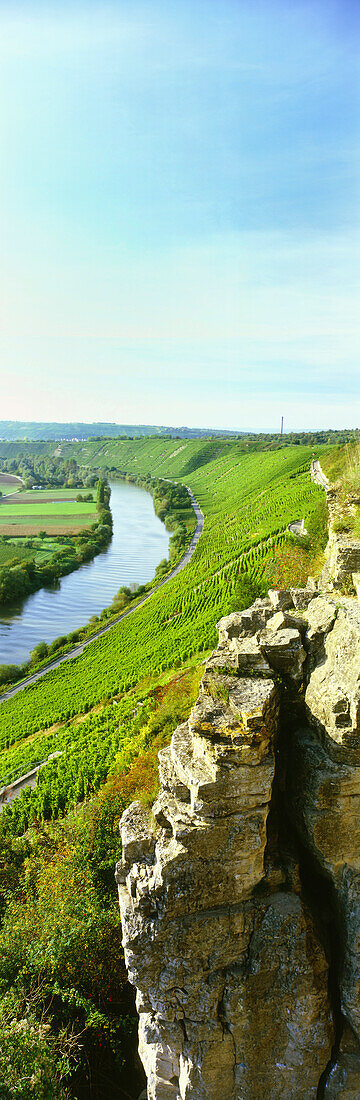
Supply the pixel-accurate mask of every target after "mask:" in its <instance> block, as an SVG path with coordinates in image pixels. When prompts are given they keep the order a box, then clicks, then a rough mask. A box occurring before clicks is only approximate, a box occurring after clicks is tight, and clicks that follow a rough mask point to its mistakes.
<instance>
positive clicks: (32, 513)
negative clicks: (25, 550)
mask: <svg viewBox="0 0 360 1100" xmlns="http://www.w3.org/2000/svg"><path fill="white" fill-rule="evenodd" d="M77 492H78V490H76V493H77ZM74 498H75V494H74V490H71V489H70V490H69V489H53V490H49V489H44V490H42V489H40V490H31V489H29V490H28V491H23V492H19V493H17V494H16V495H15V496H13V497H11V498H10V499H9V500H6V499H4V498H2V499H0V534H3V535H12V534H15V533H18V534H19V536H20V535H25V536H26V535H30V536H31V535H36V534H37V533H38V532H39V531H46V532H48V531H49V530H50V532H52V533H53V534H57V535H61V534H64V535H66V534H76V533H77V532H79V531H81V530H82V528H84V527H87V526H89V523H91V522H92V520H93V519H94V520H95V518H96V503H90V502H86V503H79V502H77V501H76V500H75V499H74ZM23 560H25V558H24V559H23Z"/></svg>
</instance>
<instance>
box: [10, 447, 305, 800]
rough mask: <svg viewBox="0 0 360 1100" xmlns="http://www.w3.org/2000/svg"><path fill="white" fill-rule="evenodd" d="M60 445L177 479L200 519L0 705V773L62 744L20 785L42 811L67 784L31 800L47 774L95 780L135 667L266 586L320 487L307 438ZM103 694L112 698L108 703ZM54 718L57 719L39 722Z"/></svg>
mask: <svg viewBox="0 0 360 1100" xmlns="http://www.w3.org/2000/svg"><path fill="white" fill-rule="evenodd" d="M175 443H176V441H175ZM65 448H66V451H67V453H70V452H71V454H74V455H75V454H76V460H77V462H78V463H80V461H81V462H83V463H85V462H86V463H87V464H88V465H90V462H91V463H93V464H94V468H95V463H98V468H101V469H102V470H103V469H104V467H105V460H106V468H107V470H108V471H109V474H110V476H111V474H113V475H114V474H115V470H116V469H117V470H121V471H122V473H123V474H126V473H129V472H131V473H134V472H135V473H138V475H139V476H141V477H143V476H144V475H146V474H147V473H149V472H151V473H152V474H154V475H155V476H159V475H162V476H164V477H165V476H166V477H169V478H173V479H174V480H179V481H180V480H181V481H183V482H184V483H185V484H188V485H189V486H190V488H191V490H192V492H193V493H194V495H195V497H196V499H197V501H198V503H199V504H200V506H201V508H202V510H203V512H204V516H205V525H204V531H203V534H202V537H201V539H200V542H199V543H198V546H197V548H196V550H195V553H194V555H193V558H192V559H191V562H190V563H189V564H188V566H187V567H186V569H185V570H184V571H183V572H182V573H180V574H178V575H177V576H175V577H174V578H172V580H170V581H169V582H168V583H167V584H166V585H165V586H164V587H163V588H162V589H161V590H160V591H159V592H156V593H154V594H153V595H152V596H151V597H150V599H149V600H148V601H147V602H146V603H145V604H144V605H143V606H142V607H139V608H138V609H136V608H135V609H134V611H133V613H132V614H131V615H130V616H129V617H128V618H127V619H126V620H125V621H124V622H122V623H119V624H117V625H116V626H114V627H113V628H112V629H111V631H110V632H109V633H108V634H105V635H103V636H102V637H101V638H99V639H97V640H96V641H94V643H93V644H92V645H91V646H90V647H89V648H88V649H87V650H85V651H84V653H83V654H82V655H81V656H80V657H78V658H77V659H76V660H72V661H69V662H67V663H64V664H62V665H61V666H60V667H59V668H57V669H55V670H53V671H52V672H49V673H48V674H47V675H46V676H45V677H44V678H43V679H41V680H40V681H38V682H37V683H36V684H34V685H33V686H31V687H28V688H27V689H26V690H25V691H24V692H22V693H21V694H20V695H18V696H16V697H14V698H13V699H10V700H8V701H6V702H4V703H2V704H1V706H0V745H1V750H2V767H1V775H2V780H3V782H8V781H9V779H10V777H13V776H14V775H19V774H21V773H24V772H25V771H26V770H28V769H29V768H30V767H31V766H32V765H33V764H34V763H36V762H38V761H43V760H45V759H46V758H47V756H48V754H49V753H50V752H53V751H54V750H58V751H60V752H61V753H62V755H61V757H59V758H58V759H56V760H54V761H53V762H52V763H51V764H49V765H47V767H46V769H44V770H43V771H41V773H40V775H39V780H38V784H37V788H36V792H35V793H34V794H31V795H29V796H27V797H28V798H29V799H30V800H32V802H33V804H34V807H35V806H36V808H37V812H39V813H40V814H41V816H51V815H52V814H53V813H55V814H56V813H57V811H58V809H60V808H61V809H64V808H65V806H66V805H67V804H68V801H67V800H68V793H66V794H65V795H64V798H63V797H61V799H60V797H59V796H58V795H56V796H54V797H53V796H52V795H49V796H48V795H47V796H46V798H45V799H44V800H43V802H41V795H40V791H41V790H45V786H46V787H48V786H49V784H50V785H51V783H52V786H53V787H56V788H57V779H56V777H57V776H58V775H61V776H62V780H61V783H62V787H63V789H64V790H65V788H66V790H67V791H71V790H73V796H74V797H75V799H77V800H80V799H81V798H83V797H86V794H87V791H88V789H91V790H94V789H98V787H99V786H100V784H101V783H102V782H103V780H104V778H105V777H106V774H107V771H108V770H109V768H110V767H111V764H112V761H113V760H114V758H115V756H116V752H117V751H118V748H119V744H120V740H121V738H120V735H119V733H118V732H117V731H118V727H119V718H120V715H119V713H118V710H119V703H120V705H121V706H125V709H126V692H128V691H129V689H133V688H134V687H135V686H136V685H137V684H139V683H140V682H141V681H143V680H144V678H145V677H154V676H159V675H161V673H163V672H164V671H165V670H166V669H171V668H174V667H175V668H176V667H179V666H181V665H182V664H184V663H185V662H187V661H188V660H189V658H190V657H192V656H193V655H195V654H201V653H203V652H204V651H206V650H209V649H210V648H211V647H212V646H213V645H214V644H215V642H216V637H217V634H216V622H217V620H218V619H219V618H220V617H221V615H223V614H226V613H227V612H228V611H229V609H231V607H233V606H236V604H237V602H238V603H239V602H241V600H242V599H243V594H244V593H245V595H248V594H250V595H249V598H248V599H247V600H245V602H249V600H250V602H251V594H252V593H253V594H254V595H256V594H257V592H258V591H262V590H264V586H265V587H266V569H267V567H268V565H269V563H271V562H273V560H274V556H275V557H276V554H277V553H278V551H279V549H281V548H282V547H283V546H284V545H285V544H286V543H288V542H289V540H288V536H287V533H286V528H287V525H288V523H290V522H291V521H292V520H294V519H297V518H302V517H304V519H305V524H306V525H307V524H308V523H311V517H312V516H315V515H316V513H317V512H318V511H319V508H320V509H324V507H325V498H324V494H323V491H322V490H321V489H319V488H317V487H316V486H315V485H314V484H313V483H312V482H311V480H310V476H309V465H310V458H311V449H310V448H309V447H302V446H294V447H287V448H283V449H278V450H274V451H256V450H253V451H250V452H249V451H245V452H244V448H243V445H241V444H237V443H233V444H224V442H223V441H218V440H216V441H212V442H211V443H206V442H205V443H198V442H189V443H185V444H181V445H180V446H179V445H177V443H176V445H175V446H174V440H165V441H164V440H159V439H151V440H150V441H149V440H144V441H143V440H138V441H136V442H134V441H129V442H126V443H118V444H117V443H116V441H115V442H114V443H109V442H107V443H106V444H101V445H100V446H99V444H98V443H97V444H95V443H89V444H84V445H77V447H74V446H71V445H64V449H65ZM116 459H117V466H116V465H115V460H116ZM100 463H101V467H100ZM150 464H151V465H150ZM190 466H192V471H190V470H189V467H190ZM149 468H150V469H149ZM80 625H81V624H80V623H79V626H80ZM124 693H125V694H124ZM114 696H116V697H117V703H118V706H116V705H113V703H112V700H113V697H114ZM108 703H110V706H107V704H108ZM98 705H101V706H102V707H105V709H104V711H103V712H102V714H101V717H99V718H96V719H95V718H93V717H89V718H88V719H86V720H85V722H84V723H83V724H82V725H81V727H74V725H72V726H71V721H72V719H74V718H75V717H76V716H77V715H83V716H85V715H86V714H87V712H88V711H90V710H91V708H94V707H96V706H98ZM59 723H61V724H62V727H63V726H64V724H65V727H66V728H65V730H64V729H63V728H62V730H61V732H59V731H57V732H56V733H50V730H51V728H52V727H54V726H57V725H58V724H59ZM69 724H70V725H69ZM47 730H49V733H46V732H45V731H47ZM30 738H31V741H29V739H30ZM84 745H85V746H86V747H85V748H84ZM66 770H68V773H69V780H68V782H67V783H65V782H64V773H65V772H66ZM75 772H76V776H78V777H82V778H76V776H75ZM45 777H46V778H45ZM22 799H25V795H23V796H22ZM22 799H20V800H19V801H20V802H21V801H22ZM39 799H40V801H39ZM18 812H19V810H18V809H16V810H13V813H18Z"/></svg>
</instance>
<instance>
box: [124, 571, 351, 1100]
mask: <svg viewBox="0 0 360 1100" xmlns="http://www.w3.org/2000/svg"><path fill="white" fill-rule="evenodd" d="M308 597H309V598H308ZM320 601H321V597H320V596H316V597H315V598H314V590H313V588H310V586H309V588H308V589H307V590H306V595H305V597H304V596H303V595H302V596H301V599H300V597H299V599H297V601H294V599H293V596H292V594H291V593H281V594H280V596H279V600H277V599H276V598H275V594H274V593H271V594H270V597H269V599H268V600H264V601H259V600H257V601H255V604H254V605H253V606H252V607H251V608H249V609H247V610H246V611H242V612H239V613H235V614H232V615H230V616H228V617H227V618H224V619H222V620H221V621H220V623H219V648H218V649H217V650H216V651H215V652H214V653H213V654H212V656H211V658H210V659H209V661H208V662H207V663H206V666H205V671H204V676H203V679H202V682H201V685H200V694H199V698H198V700H197V702H196V704H195V706H194V707H193V709H192V711H191V714H190V716H189V720H188V721H187V722H185V723H183V724H182V725H181V726H179V727H178V728H177V729H176V730H175V731H174V734H173V737H172V740H171V744H170V746H169V747H168V748H167V749H163V750H162V751H161V753H160V769H159V770H160V783H161V786H160V791H159V795H158V797H157V799H156V802H155V803H154V805H153V807H152V810H151V811H148V810H146V809H144V807H143V806H142V805H141V804H140V803H134V804H133V805H132V806H131V807H129V809H128V810H126V812H125V814H124V815H123V818H122V822H121V835H122V860H121V862H120V863H119V864H118V866H117V873H116V877H117V881H118V889H119V901H120V909H121V918H122V928H123V945H124V951H125V960H126V965H127V968H128V974H129V978H130V981H131V982H132V983H133V984H134V985H135V986H136V988H137V1008H138V1012H139V1021H140V1022H139V1051H140V1055H141V1058H142V1060H143V1064H144V1067H145V1071H146V1075H147V1083H148V1084H147V1088H148V1098H149V1100H260V1097H261V1098H264V1100H279V1098H284V1100H285V1098H286V1100H297V1098H298V1097H302V1096H306V1097H307V1098H312V1097H313V1098H314V1100H315V1097H316V1096H317V1095H318V1087H319V1082H320V1078H321V1076H322V1074H324V1075H325V1077H326V1082H327V1083H328V1079H329V1081H330V1078H329V1073H330V1068H331V1071H332V1072H333V1074H334V1073H335V1069H334V1066H333V1065H332V1063H331V1050H332V1046H333V1042H334V1036H335V1035H336V1033H337V1030H338V1024H337V1021H336V1012H335V1009H334V1006H333V1005H331V1004H330V1001H329V994H328V977H329V973H328V972H329V963H330V965H331V966H332V969H334V961H333V958H332V953H331V946H329V942H330V941H329V936H327V934H326V932H325V930H324V928H323V925H322V921H321V919H320V915H319V913H318V911H317V908H316V906H315V905H314V906H313V905H312V900H313V899H312V889H311V887H310V886H309V882H308V879H309V872H308V866H307V859H308V861H309V864H311V867H313V866H314V867H315V872H314V874H315V876H316V875H317V878H316V877H315V887H314V893H316V886H317V885H318V884H319V883H321V881H322V877H326V878H327V881H329V882H331V883H332V886H331V889H332V890H333V891H334V898H335V892H336V891H337V895H336V896H337V899H338V900H337V903H336V904H337V906H338V909H339V911H340V909H341V912H342V913H343V915H344V916H343V920H344V921H345V923H346V942H347V945H348V946H347V949H346V953H345V954H346V960H347V962H346V964H345V966H344V971H343V974H342V986H341V990H342V993H341V996H342V1003H343V1005H344V1006H345V1003H346V1005H347V1008H346V1012H347V1016H348V1020H349V1027H351V1029H352V1030H354V1029H355V1028H357V1026H358V1015H359V1006H360V995H359V988H358V979H357V975H359V982H360V962H359V967H358V964H357V959H358V954H357V953H358V932H357V929H358V920H357V913H358V874H359V876H360V864H359V865H358V863H357V862H356V860H355V849H356V848H357V850H358V851H359V850H360V845H359V840H360V836H359V829H360V827H358V824H357V819H356V812H355V813H352V810H351V806H352V803H353V800H354V798H355V799H356V798H357V790H358V787H357V767H356V765H355V764H354V761H353V758H352V756H351V754H350V757H349V758H348V757H347V751H348V750H347V736H348V735H351V737H352V738H353V742H352V746H353V747H352V750H351V751H352V752H356V751H357V749H356V745H355V741H354V738H355V740H356V731H355V714H356V700H357V686H356V685H357V680H356V671H355V670H356V658H354V659H352V658H351V656H350V649H351V646H352V644H353V640H354V638H355V634H356V624H355V620H354V619H352V617H351V614H348V612H347V605H346V602H345V604H344V608H341V609H340V610H339V608H338V607H335V606H334V604H333V602H332V601H331V598H330V599H329V602H328V603H327V601H326V600H325V602H323V604H322V605H321V603H320ZM300 604H301V607H300ZM318 604H319V609H318V610H316V611H315V605H318ZM342 615H343V616H345V619H346V623H347V626H346V631H347V632H348V633H347V635H346V636H347V637H348V642H349V644H348V650H349V654H348V667H347V679H346V685H347V687H346V692H347V696H346V697H348V698H349V710H348V712H346V714H347V716H348V717H349V720H348V724H347V726H346V727H345V725H340V726H339V725H336V721H335V718H333V717H331V716H332V715H335V716H337V715H338V714H339V713H345V712H340V711H339V710H338V709H337V710H331V706H332V704H330V703H329V699H330V697H331V700H332V699H334V700H335V704H334V705H336V702H338V694H337V691H336V690H335V687H333V690H332V694H331V691H330V688H329V685H330V682H331V684H337V682H338V681H337V679H336V677H337V671H336V670H337V668H338V661H339V646H340V640H339V637H340V635H339V637H337V633H335V635H334V630H336V627H337V623H338V619H339V618H340V620H341V616H342ZM288 616H289V618H288ZM290 620H291V621H290ZM332 635H334V636H333V637H332ZM324 653H325V654H326V658H325V661H324ZM318 661H320V664H321V667H323V665H325V669H326V676H327V678H328V686H327V688H325V685H324V686H323V689H322V696H321V699H322V701H321V699H320V696H319V695H316V700H315V688H314V686H313V689H312V688H311V684H312V679H313V677H314V676H316V675H318V674H319V669H320V665H318ZM321 683H322V681H321ZM304 689H306V699H307V709H306V710H305V705H304V694H303V693H304ZM344 690H345V689H343V692H344ZM311 691H312V694H311ZM308 693H309V694H308ZM326 707H327V708H328V710H329V707H330V710H329V714H330V719H329V730H330V727H331V730H335V731H336V736H332V734H331V732H329V733H327V734H326V736H327V738H328V740H329V741H331V744H332V745H333V747H334V750H335V756H331V754H330V753H328V752H327V748H326V746H324V741H323V736H324V735H323V726H322V724H323V721H324V713H325V710H326ZM326 713H327V711H326ZM300 719H301V721H300ZM302 723H303V724H302ZM339 730H340V731H341V737H342V746H341V751H342V754H343V755H342V756H341V759H340V758H339V759H338V758H337V757H336V752H339V751H340V749H339V746H338V736H339ZM359 778H360V775H359ZM303 791H304V798H303V797H302V794H303ZM344 814H346V821H347V831H346V835H344V831H343V828H342V824H343V820H344ZM359 821H360V814H359ZM304 851H306V852H308V853H309V854H308V857H307V859H305V856H304ZM304 860H305V863H304V872H303V871H302V864H303V862H304ZM303 876H304V883H305V886H304V887H303V885H302V877H303ZM329 919H330V918H329ZM330 984H331V983H330ZM339 988H340V987H339ZM344 1012H345V1007H344ZM349 1058H351V1059H352V1062H351V1066H350V1063H349V1064H348V1061H346V1059H348V1060H349ZM341 1059H342V1060H341ZM344 1059H345V1061H344ZM353 1065H355V1067H357V1053H356V1051H355V1052H354V1050H352V1051H351V1052H350V1053H349V1051H348V1050H344V1051H341V1050H340V1047H339V1054H338V1063H337V1066H338V1068H337V1074H338V1077H336V1074H335V1076H334V1081H335V1082H336V1080H339V1081H340V1078H341V1080H342V1079H343V1078H344V1074H345V1075H346V1074H347V1078H346V1080H347V1081H348V1082H349V1085H348V1087H349V1089H350V1088H351V1087H352V1083H351V1082H352V1081H353V1079H354V1078H353V1077H352V1076H351V1075H352V1073H353ZM344 1067H345V1068H344ZM356 1072H357V1069H356ZM344 1079H345V1078H344ZM329 1087H330V1084H329ZM331 1087H334V1088H339V1089H340V1086H339V1087H338V1085H337V1084H335V1085H334V1086H331ZM341 1087H342V1086H341ZM319 1095H320V1094H319ZM324 1095H325V1093H324ZM328 1095H329V1096H330V1095H331V1096H333V1095H339V1096H340V1095H342V1093H341V1092H340V1091H338V1093H334V1092H332V1093H328ZM344 1095H345V1094H344ZM346 1095H347V1094H346ZM348 1095H349V1096H350V1095H351V1092H349V1093H348Z"/></svg>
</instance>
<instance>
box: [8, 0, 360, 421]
mask: <svg viewBox="0 0 360 1100" xmlns="http://www.w3.org/2000/svg"><path fill="white" fill-rule="evenodd" d="M359 47H360V6H359V5H358V4H357V3H355V2H354V3H350V2H349V0H348V2H346V0H345V2H344V0H342V2H341V3H340V2H335V0H333V2H332V0H319V2H317V0H311V2H310V0H303V2H297V0H292V2H290V0H285V2H280V0H277V2H273V0H268V2H266V0H237V2H235V0H231V2H230V0H221V3H220V2H218V0H206V2H205V0H176V2H174V0H167V2H159V0H144V2H142V3H138V2H137V0H132V2H131V3H128V2H127V0H117V2H116V3H103V4H99V3H96V2H94V3H91V2H87V3H81V0H80V2H79V3H78V2H76V3H75V2H74V0H73V2H70V0H69V2H68V3H66V2H63V3H59V2H56V0H55V2H53V3H51V4H46V3H40V2H37V3H33V2H31V0H30V2H28V3H23V4H21V3H17V2H16V0H13V2H12V3H11V5H10V4H9V3H3V2H1V0H0V148H1V173H0V197H1V214H0V234H1V250H0V275H1V288H2V289H1V305H0V315H1V326H0V357H1V378H0V382H1V392H2V397H3V401H2V403H1V413H0V418H12V419H42V420H46V419H49V420H51V419H52V420H59V419H64V420H70V419H81V420H117V421H119V422H127V423H134V422H143V423H168V424H178V425H180V424H185V423H186V424H189V425H199V426H211V427H224V428H235V429H236V428H238V429H240V430H246V429H253V430H268V431H272V430H277V428H278V425H279V422H280V416H281V414H284V416H285V425H286V427H287V429H288V430H292V429H293V428H295V429H298V428H301V427H303V428H307V427H316V426H324V427H327V426H328V425H332V426H334V427H336V426H355V425H359V423H360V369H359V344H360V341H359V313H360V311H359V296H358V288H359V190H360V189H359V182H360V169H359V146H360V141H359V131H360V76H359V64H358V58H359Z"/></svg>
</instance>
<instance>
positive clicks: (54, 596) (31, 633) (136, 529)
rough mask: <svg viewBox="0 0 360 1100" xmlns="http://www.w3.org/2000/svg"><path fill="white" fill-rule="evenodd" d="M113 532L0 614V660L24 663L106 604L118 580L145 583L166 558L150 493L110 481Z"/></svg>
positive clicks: (166, 539) (161, 527)
mask: <svg viewBox="0 0 360 1100" xmlns="http://www.w3.org/2000/svg"><path fill="white" fill-rule="evenodd" d="M110 484H111V511H112V515H113V521H114V533H113V537H112V540H111V543H110V545H109V546H108V547H107V549H106V550H103V551H102V552H101V554H98V555H97V557H96V558H94V560H93V561H91V562H87V563H86V564H85V565H82V566H81V567H80V569H77V570H76V571H75V573H70V574H69V575H68V576H67V577H62V579H61V580H60V581H59V583H57V584H55V585H52V586H51V588H41V589H39V591H38V592H34V594H33V595H32V596H28V597H27V599H26V600H23V601H21V602H17V603H16V604H11V606H10V605H8V606H7V607H6V609H2V610H1V612H0V664H12V663H15V664H18V663H20V662H21V661H25V660H26V659H27V657H28V656H29V653H30V651H31V650H32V649H33V648H34V646H35V645H37V643H38V642H39V641H46V642H52V641H53V640H54V638H57V637H58V636H59V635H60V634H68V633H69V631H71V630H76V628H77V627H79V626H83V625H84V624H85V623H87V622H88V620H89V619H90V618H91V616H92V615H99V614H100V611H102V608H103V607H107V606H108V605H109V604H110V603H111V601H112V598H113V596H114V595H115V593H116V592H117V591H118V589H119V588H120V587H121V585H122V584H126V585H130V584H133V583H137V584H144V583H145V582H146V581H150V580H151V578H152V577H153V576H154V572H155V568H156V566H157V565H158V563H159V561H161V559H162V558H165V557H167V555H168V549H169V535H168V532H167V531H166V529H165V527H164V525H163V523H161V522H160V520H159V519H158V517H157V516H156V515H155V512H154V505H153V502H152V498H151V496H150V494H149V493H145V492H144V490H143V489H139V488H138V486H137V485H128V484H126V483H125V482H120V481H117V482H116V481H112V482H111V483H110Z"/></svg>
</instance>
